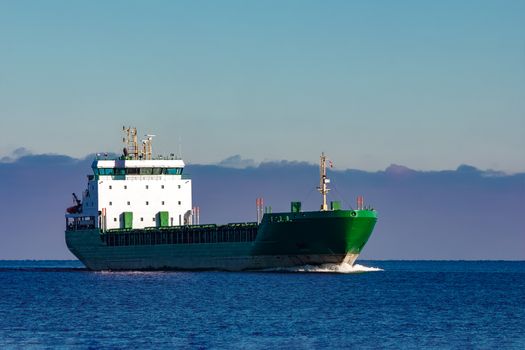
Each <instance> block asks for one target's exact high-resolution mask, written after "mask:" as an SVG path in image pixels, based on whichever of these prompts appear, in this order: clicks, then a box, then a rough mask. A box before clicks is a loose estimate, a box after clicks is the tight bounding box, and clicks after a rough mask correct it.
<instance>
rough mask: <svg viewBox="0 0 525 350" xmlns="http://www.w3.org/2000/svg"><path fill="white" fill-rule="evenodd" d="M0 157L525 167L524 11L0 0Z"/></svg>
mask: <svg viewBox="0 0 525 350" xmlns="http://www.w3.org/2000/svg"><path fill="white" fill-rule="evenodd" d="M0 52H1V55H0V130H2V137H1V138H0V157H1V156H3V155H7V154H9V153H10V152H12V151H13V150H14V149H16V148H18V147H26V148H28V149H30V150H31V151H33V152H35V153H49V152H50V153H59V154H68V155H71V156H75V157H82V156H84V155H86V154H88V153H93V152H98V151H106V150H108V151H118V150H119V149H120V148H121V144H120V143H119V141H120V137H121V135H120V128H121V127H122V125H123V124H126V125H135V126H137V127H138V128H139V132H141V133H155V134H157V135H158V137H157V139H156V142H155V147H156V150H157V151H159V152H172V151H177V149H178V143H179V141H178V140H179V138H182V143H183V152H184V156H185V159H187V160H189V161H190V162H193V163H216V162H219V161H221V160H222V159H224V158H227V157H229V156H231V155H234V154H241V155H242V156H243V157H244V158H249V159H254V160H256V161H263V160H273V159H288V160H306V161H311V162H316V161H317V157H318V155H319V153H320V151H325V152H327V153H328V154H329V155H330V156H331V158H332V159H334V161H335V163H336V165H338V166H339V167H340V168H347V167H351V168H360V169H366V170H377V169H384V168H386V167H387V166H388V165H389V164H391V163H398V164H404V165H407V166H410V167H411V168H415V169H421V170H429V169H455V168H456V167H457V166H458V165H460V164H462V163H468V164H472V165H474V166H477V167H479V168H481V169H488V168H492V169H497V170H504V171H507V172H522V171H525V161H524V159H525V157H524V152H525V151H524V150H525V2H524V1H257V2H256V1H198V2H197V1H85V2H80V1H75V2H73V1H2V0H0Z"/></svg>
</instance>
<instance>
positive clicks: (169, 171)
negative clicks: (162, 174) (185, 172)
mask: <svg viewBox="0 0 525 350" xmlns="http://www.w3.org/2000/svg"><path fill="white" fill-rule="evenodd" d="M166 173H167V174H168V175H182V168H168V169H166Z"/></svg>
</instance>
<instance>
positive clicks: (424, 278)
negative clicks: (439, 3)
mask: <svg viewBox="0 0 525 350" xmlns="http://www.w3.org/2000/svg"><path fill="white" fill-rule="evenodd" d="M359 264H360V265H362V266H359V267H358V268H355V269H343V270H338V269H337V268H331V267H324V268H321V269H316V268H311V267H303V268H299V269H293V270H289V269H288V270H287V269H282V270H274V271H265V272H248V273H231V272H230V273H229V272H211V271H210V272H126V273H112V272H89V271H86V270H85V269H83V268H82V265H81V264H80V263H79V262H76V261H0V349H9V348H15V349H18V348H20V349H32V348H35V349H40V348H49V349H141V348H148V349H174V348H182V349H273V348H281V349H346V348H351V349H378V348H379V349H381V348H389V349H421V348H429V349H525V262H488V261H480V262H463V261H461V262H456V261H453V262H443V261H439V262H433V261H361V262H359Z"/></svg>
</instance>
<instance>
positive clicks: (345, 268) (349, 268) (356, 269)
mask: <svg viewBox="0 0 525 350" xmlns="http://www.w3.org/2000/svg"><path fill="white" fill-rule="evenodd" d="M263 271H268V272H318V273H365V272H376V271H384V270H383V269H381V268H379V267H369V266H364V265H359V264H354V265H350V264H347V263H342V264H323V265H318V266H316V265H303V266H294V267H276V268H272V269H265V270H263Z"/></svg>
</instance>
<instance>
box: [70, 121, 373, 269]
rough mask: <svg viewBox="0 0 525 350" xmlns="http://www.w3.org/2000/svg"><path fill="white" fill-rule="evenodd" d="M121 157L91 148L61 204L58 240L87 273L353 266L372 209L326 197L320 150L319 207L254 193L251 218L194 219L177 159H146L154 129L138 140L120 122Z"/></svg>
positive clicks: (181, 163)
mask: <svg viewBox="0 0 525 350" xmlns="http://www.w3.org/2000/svg"><path fill="white" fill-rule="evenodd" d="M123 132H124V138H123V143H124V148H123V152H122V155H121V156H117V157H110V156H108V155H107V154H97V156H96V158H95V160H94V161H93V163H92V170H93V173H92V174H89V175H88V176H87V177H88V183H87V189H86V190H85V191H84V192H83V194H82V196H81V199H80V198H78V197H77V196H76V195H75V194H73V197H74V205H73V206H71V207H69V208H67V209H66V214H65V219H66V231H65V240H66V244H67V247H68V248H69V250H70V251H71V252H72V253H73V254H74V255H75V256H76V257H77V258H78V259H79V260H80V261H81V262H82V263H83V264H84V265H85V266H86V267H87V268H88V269H89V270H95V271H100V270H110V271H119V270H227V271H242V270H260V269H268V268H277V267H293V266H302V265H322V264H327V263H331V264H343V263H347V264H351V265H353V264H354V262H355V260H356V259H357V257H358V256H359V254H360V253H361V251H362V249H363V247H364V246H365V244H366V242H367V241H368V239H369V237H370V235H371V234H372V231H373V229H374V226H375V224H376V221H377V212H376V211H375V210H374V209H372V208H370V207H365V206H364V205H363V200H362V197H359V198H358V201H357V207H356V208H355V209H346V210H345V209H342V207H341V205H340V202H336V201H332V202H330V206H329V205H328V202H327V194H328V191H329V190H330V189H329V183H330V180H329V178H328V177H327V174H326V170H327V158H326V156H325V155H324V154H322V155H321V157H320V181H319V186H318V187H317V189H318V191H319V192H320V194H321V197H322V202H321V205H320V209H319V210H317V211H303V210H302V208H301V203H300V202H291V205H290V211H289V212H280V213H273V212H271V208H269V207H264V202H263V199H262V198H257V199H256V213H257V215H256V221H253V222H244V223H230V224H224V225H217V224H201V223H200V210H199V208H198V207H194V206H193V203H192V183H191V178H189V177H188V176H186V175H185V174H184V166H185V164H184V161H183V160H182V159H181V157H180V156H175V155H174V154H171V155H170V156H168V157H162V156H156V157H154V156H153V152H152V140H153V137H154V135H146V136H145V138H144V139H143V140H141V142H140V143H139V141H138V136H137V130H136V128H131V127H124V128H123Z"/></svg>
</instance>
